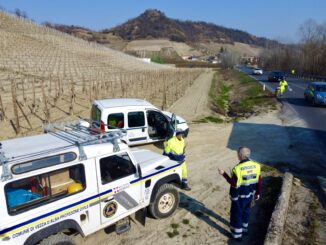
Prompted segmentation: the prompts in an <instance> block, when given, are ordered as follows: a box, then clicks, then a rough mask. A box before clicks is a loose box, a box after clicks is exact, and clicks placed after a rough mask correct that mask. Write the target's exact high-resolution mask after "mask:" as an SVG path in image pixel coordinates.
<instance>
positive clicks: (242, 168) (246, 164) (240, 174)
mask: <svg viewBox="0 0 326 245" xmlns="http://www.w3.org/2000/svg"><path fill="white" fill-rule="evenodd" d="M233 175H235V176H236V177H237V178H236V179H237V183H236V185H235V186H231V187H230V197H231V200H233V201H236V200H238V199H239V198H249V197H251V196H253V195H254V194H255V192H256V190H257V186H258V181H259V178H260V165H259V164H258V163H256V162H254V161H251V160H246V161H242V162H240V163H238V164H237V165H236V166H235V167H234V168H233V169H232V172H231V178H232V177H233Z"/></svg>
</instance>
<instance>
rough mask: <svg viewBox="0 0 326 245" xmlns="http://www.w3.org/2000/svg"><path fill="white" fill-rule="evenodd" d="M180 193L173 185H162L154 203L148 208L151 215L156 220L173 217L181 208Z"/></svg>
mask: <svg viewBox="0 0 326 245" xmlns="http://www.w3.org/2000/svg"><path fill="white" fill-rule="evenodd" d="M179 201H180V198H179V192H178V191H177V189H176V188H175V187H174V186H173V185H171V184H164V185H162V186H161V187H160V188H159V189H158V191H157V193H156V194H155V199H154V202H153V203H151V204H150V205H149V207H148V211H149V213H150V214H151V215H152V216H153V218H155V219H164V218H167V217H169V216H171V215H172V214H173V213H174V212H175V210H176V209H177V207H178V206H179Z"/></svg>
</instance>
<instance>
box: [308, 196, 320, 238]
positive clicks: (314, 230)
mask: <svg viewBox="0 0 326 245" xmlns="http://www.w3.org/2000/svg"><path fill="white" fill-rule="evenodd" d="M309 208H310V219H309V220H308V227H309V231H308V236H307V240H306V242H305V244H317V242H316V240H317V237H318V229H319V228H320V224H319V220H318V218H317V215H318V214H317V209H318V208H319V203H318V201H317V200H316V197H314V199H313V201H312V203H310V206H309Z"/></svg>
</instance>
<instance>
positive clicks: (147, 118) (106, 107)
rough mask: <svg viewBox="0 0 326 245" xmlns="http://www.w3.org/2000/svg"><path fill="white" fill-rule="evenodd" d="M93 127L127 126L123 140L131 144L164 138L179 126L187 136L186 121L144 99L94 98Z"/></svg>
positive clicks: (106, 128)
mask: <svg viewBox="0 0 326 245" xmlns="http://www.w3.org/2000/svg"><path fill="white" fill-rule="evenodd" d="M91 120H92V123H93V124H92V126H93V127H97V128H100V129H101V131H104V132H107V131H114V130H115V129H117V128H119V129H126V130H127V136H126V137H125V138H124V139H123V141H124V142H125V143H127V144H128V145H137V144H146V143H152V142H156V141H162V140H165V139H166V138H169V137H171V136H173V134H174V133H175V130H176V129H181V130H183V131H184V134H185V136H187V135H188V132H189V127H188V125H187V122H186V121H185V120H184V119H183V118H181V117H180V116H175V115H174V114H172V113H171V112H167V111H161V110H159V109H158V108H156V107H155V106H153V105H152V104H151V103H149V102H147V101H145V100H141V99H125V98H124V99H106V100H95V101H94V102H93V105H92V110H91Z"/></svg>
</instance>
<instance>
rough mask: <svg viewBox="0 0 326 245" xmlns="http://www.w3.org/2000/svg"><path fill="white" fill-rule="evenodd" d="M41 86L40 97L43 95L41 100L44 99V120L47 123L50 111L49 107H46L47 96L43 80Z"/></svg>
mask: <svg viewBox="0 0 326 245" xmlns="http://www.w3.org/2000/svg"><path fill="white" fill-rule="evenodd" d="M41 87H42V97H43V101H44V114H45V121H46V122H48V123H49V122H50V120H51V118H50V111H49V108H48V99H47V96H46V94H45V89H44V81H43V80H42V82H41Z"/></svg>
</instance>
